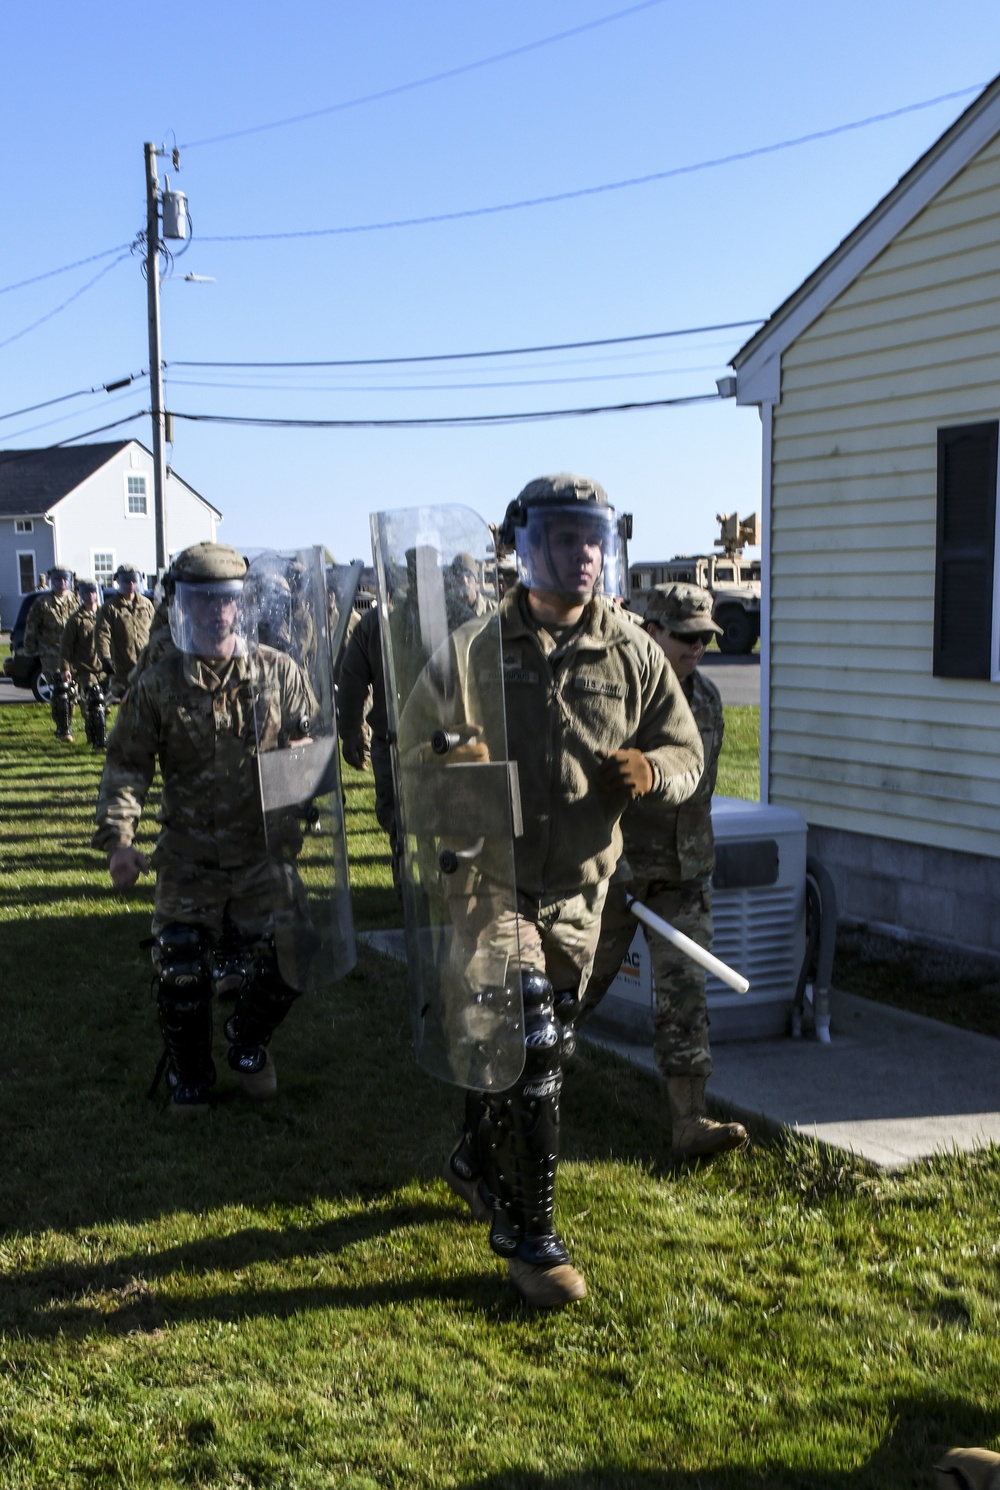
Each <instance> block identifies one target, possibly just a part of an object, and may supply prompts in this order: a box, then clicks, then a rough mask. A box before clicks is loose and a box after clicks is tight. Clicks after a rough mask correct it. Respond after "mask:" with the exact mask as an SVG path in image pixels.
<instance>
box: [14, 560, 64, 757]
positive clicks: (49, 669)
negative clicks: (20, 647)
mask: <svg viewBox="0 0 1000 1490" xmlns="http://www.w3.org/2000/svg"><path fill="white" fill-rule="evenodd" d="M49 579H50V581H51V582H52V590H51V593H50V594H48V595H39V596H38V598H37V600H35V601H33V602H32V606H31V609H30V610H29V611H28V621H27V625H26V626H25V628H24V650H25V652H26V653H27V655H28V656H29V657H37V658H38V660H39V662H40V663H41V667H42V672H43V673H44V675H45V677H46V678H47V679H48V680H49V682H50V683H51V684H52V687H53V692H52V704H51V709H52V722H53V724H54V725H55V727H56V739H57V740H66V741H72V739H73V735H72V733H71V731H70V722H71V720H72V716H73V704H72V696H71V695H70V694H69V693H68V690H67V689H66V688H65V687H63V686H60V680H61V678H62V668H61V666H60V663H61V662H62V657H61V649H62V634H63V627H64V626H65V625H66V622H67V621H68V620H69V618H70V616H71V615H72V614H73V612H74V611H75V610H76V608H77V599H76V595H75V594H74V593H73V571H72V569H60V568H59V567H58V566H55V567H53V568H52V569H50V570H49Z"/></svg>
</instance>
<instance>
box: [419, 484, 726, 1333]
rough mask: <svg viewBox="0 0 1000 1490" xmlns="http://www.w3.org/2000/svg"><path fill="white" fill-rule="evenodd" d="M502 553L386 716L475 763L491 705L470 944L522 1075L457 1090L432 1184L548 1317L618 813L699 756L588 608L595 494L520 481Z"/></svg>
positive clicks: (608, 539) (568, 1274) (657, 690)
mask: <svg viewBox="0 0 1000 1490" xmlns="http://www.w3.org/2000/svg"><path fill="white" fill-rule="evenodd" d="M501 542H502V543H504V544H505V546H508V547H516V550H517V557H518V569H519V574H520V583H518V584H516V585H515V586H514V587H513V588H512V589H510V590H508V592H507V594H506V595H505V596H504V599H503V602H502V604H501V607H500V611H499V616H498V618H494V619H492V620H491V619H489V618H481V619H480V620H479V621H478V622H470V623H468V624H467V625H465V626H463V627H462V628H461V629H460V630H459V631H458V632H456V633H454V634H453V635H452V636H451V638H450V641H449V646H450V647H451V648H452V658H451V665H450V666H441V667H440V668H436V667H435V664H434V663H432V664H431V665H430V666H429V667H428V668H427V669H426V670H425V671H424V673H423V675H422V676H421V678H420V680H419V682H418V684H417V686H416V688H415V689H414V691H413V693H412V694H411V696H410V699H409V701H408V703H407V706H406V710H405V712H404V714H403V717H402V719H401V721H400V756H401V758H403V757H404V755H405V754H406V752H407V751H410V752H411V758H412V756H413V754H414V753H415V750H416V747H417V746H418V742H420V741H421V740H425V739H427V738H429V731H430V730H431V729H432V727H433V724H434V721H441V722H443V723H445V724H446V727H448V728H459V729H460V728H461V727H462V726H466V727H474V726H479V727H480V729H479V731H478V732H477V731H475V730H474V729H473V730H472V737H471V738H470V739H469V740H468V742H467V743H463V744H460V745H458V746H457V748H455V749H452V750H451V752H450V755H449V760H451V761H457V762H461V761H467V762H470V763H471V762H475V761H477V760H483V759H484V758H485V756H486V753H487V752H486V747H485V745H484V744H483V743H482V740H481V738H479V735H480V734H482V733H485V735H486V737H487V738H493V739H496V738H502V733H500V732H499V731H498V730H497V729H496V727H495V724H494V714H495V711H496V710H497V709H498V708H500V707H502V708H503V712H504V714H505V723H506V739H507V749H508V753H509V756H510V758H511V760H513V761H516V763H517V767H518V777H519V782H520V793H521V810H522V816H523V820H524V829H525V831H524V833H523V835H522V836H520V837H517V838H515V840H514V873H515V880H516V890H517V911H516V912H509V913H504V914H501V915H500V916H499V918H496V919H491V920H490V921H489V923H488V924H487V925H486V926H484V927H482V928H479V929H474V938H475V942H476V948H475V950H480V949H483V948H485V949H487V950H488V952H489V953H490V954H496V953H501V954H506V956H507V957H508V958H510V959H511V960H512V961H513V962H514V963H515V965H519V967H520V973H521V989H522V997H523V1002H524V1037H525V1063H524V1070H523V1073H522V1075H521V1077H520V1078H519V1080H518V1081H517V1082H516V1083H515V1085H514V1086H513V1087H511V1088H509V1089H508V1090H507V1091H504V1092H501V1093H493V1092H489V1093H485V1092H477V1091H473V1092H470V1093H469V1094H468V1096H467V1100H466V1116H465V1129H464V1132H463V1134H462V1137H461V1139H460V1141H459V1143H458V1144H457V1146H456V1148H455V1149H454V1151H453V1152H452V1154H451V1155H450V1156H449V1159H448V1160H447V1162H446V1164H445V1168H444V1178H445V1180H446V1181H447V1183H448V1184H449V1185H450V1186H451V1188H452V1189H453V1190H454V1191H455V1193H456V1194H458V1195H460V1196H461V1197H462V1198H463V1199H464V1200H465V1201H466V1202H467V1203H468V1205H469V1207H470V1209H471V1211H472V1214H473V1216H474V1217H475V1218H476V1219H477V1220H486V1219H489V1220H490V1221H491V1223H492V1224H491V1231H490V1245H491V1247H492V1248H493V1250H494V1251H495V1252H496V1253H498V1255H500V1256H501V1257H505V1258H506V1259H507V1263H508V1270H509V1273H510V1277H511V1281H512V1282H513V1284H514V1287H515V1288H516V1289H517V1291H518V1292H519V1293H520V1295H521V1297H522V1298H523V1299H525V1301H526V1302H528V1303H530V1304H532V1305H535V1306H536V1307H549V1308H552V1307H558V1306H560V1305H563V1304H566V1303H569V1302H571V1301H572V1300H574V1299H580V1298H583V1297H584V1296H585V1294H586V1285H585V1283H584V1280H583V1277H582V1275H581V1274H580V1273H579V1271H578V1270H577V1269H576V1268H574V1267H573V1265H572V1263H571V1262H570V1258H569V1253H568V1252H567V1250H566V1247H565V1245H564V1244H563V1242H562V1240H561V1239H560V1237H559V1236H558V1235H557V1233H556V1231H555V1229H554V1226H553V1207H554V1199H555V1179H556V1168H557V1162H558V1152H559V1095H560V1091H561V1088H562V1066H563V1063H564V1061H565V1060H566V1059H568V1057H569V1056H570V1055H571V1054H572V1051H573V1048H574V1046H575V1036H574V1032H573V1025H574V1021H575V1019H576V1015H577V1013H578V1011H579V1008H580V1004H581V1000H582V997H583V990H584V988H585V986H586V982H587V977H588V975H589V972H590V968H591V964H592V961H593V957H594V951H595V948H596V946H597V938H598V934H599V931H600V923H601V911H602V908H603V904H604V898H605V894H606V890H607V880H608V877H609V876H610V874H611V872H612V870H613V869H614V866H615V863H616V861H617V859H618V857H619V854H620V852H621V833H620V829H619V826H618V824H619V818H620V817H621V814H622V813H623V811H624V810H625V807H626V805H627V804H628V802H630V801H631V800H632V798H633V797H637V796H646V795H649V796H651V797H653V798H654V799H656V800H657V801H662V802H670V803H675V802H679V801H682V800H683V799H684V798H685V797H687V796H689V795H690V793H691V792H692V791H693V790H694V788H695V786H696V785H697V782H698V779H699V777H700V776H701V771H702V750H701V741H700V740H699V738H698V732H697V730H696V729H695V726H694V721H693V720H692V718H691V712H690V710H689V709H688V707H687V705H686V704H685V702H684V699H683V697H682V695H681V692H680V687H679V685H678V683H677V680H676V678H675V677H674V676H673V674H672V672H671V670H670V668H669V667H668V666H667V664H666V661H665V659H664V657H663V654H662V653H661V652H660V651H659V650H658V649H657V648H656V647H655V646H653V645H652V644H651V643H650V642H649V640H648V639H647V638H646V637H645V636H644V635H643V634H642V633H641V632H639V631H638V630H637V629H636V628H635V627H633V626H630V625H629V624H628V623H627V622H625V621H622V620H621V619H620V618H619V616H618V614H617V612H616V611H615V610H614V609H613V608H612V607H611V606H609V605H607V604H605V603H604V602H603V600H602V599H601V598H600V592H601V591H602V590H605V591H610V592H614V591H615V590H616V589H617V584H618V570H619V564H620V558H619V554H620V531H619V527H618V523H617V521H616V519H615V515H614V512H613V510H612V508H611V507H610V506H609V505H608V499H607V496H606V495H605V493H604V491H603V489H602V488H601V487H600V486H598V485H597V483H596V482H593V481H589V480H587V479H586V478H585V477H580V476H572V475H558V476H546V477H541V478H539V479H538V480H536V481H533V482H531V483H530V484H529V485H528V486H527V487H525V489H524V490H523V491H522V492H521V494H520V496H519V497H518V498H517V499H516V500H515V501H514V502H512V503H511V505H510V507H509V508H508V512H507V518H506V521H505V524H504V531H502V533H501ZM498 625H499V629H500V639H501V645H502V665H503V683H504V698H503V701H502V703H501V698H500V690H499V689H497V688H496V687H491V686H490V683H489V678H490V677H495V670H494V671H492V672H491V668H492V667H493V664H492V663H491V662H488V661H486V660H485V659H487V658H489V657H491V656H492V655H495V654H496V649H497V637H496V628H497V626H498ZM477 652H478V654H481V656H482V658H483V659H484V660H480V658H479V655H477ZM438 675H446V676H448V677H449V678H450V679H451V684H450V692H449V697H448V699H447V700H443V699H441V698H440V697H435V687H436V684H435V678H436V677H437V676H438ZM424 758H427V757H424ZM428 769H429V770H438V769H439V767H438V766H434V765H430V764H429V765H428Z"/></svg>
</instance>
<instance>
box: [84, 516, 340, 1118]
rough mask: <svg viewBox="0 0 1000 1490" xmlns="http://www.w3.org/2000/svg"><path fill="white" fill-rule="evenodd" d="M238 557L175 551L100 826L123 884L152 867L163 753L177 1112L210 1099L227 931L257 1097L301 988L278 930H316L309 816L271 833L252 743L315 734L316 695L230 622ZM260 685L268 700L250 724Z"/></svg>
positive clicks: (239, 1056)
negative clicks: (150, 800) (143, 824)
mask: <svg viewBox="0 0 1000 1490" xmlns="http://www.w3.org/2000/svg"><path fill="white" fill-rule="evenodd" d="M245 571H246V563H245V561H244V560H243V559H242V558H241V556H240V555H239V554H238V553H236V551H235V550H234V549H231V548H228V547H226V546H225V545H223V544H216V543H200V544H196V545H195V546H194V547H193V548H189V549H185V550H184V552H183V553H181V554H179V555H178V556H177V557H176V558H175V559H174V561H173V564H172V565H171V568H170V570H169V571H168V574H167V576H166V578H165V585H166V589H167V593H168V595H169V596H170V624H171V634H172V638H173V647H172V648H171V650H170V651H169V652H167V653H166V654H165V655H164V656H162V657H161V658H160V660H159V661H158V662H156V663H153V664H152V665H150V666H148V667H146V668H145V669H144V670H143V672H142V673H141V675H140V676H139V678H138V679H137V681H136V682H135V684H134V685H133V687H132V688H131V689H130V690H129V693H128V696H127V698H126V700H125V702H124V703H123V704H122V707H121V710H120V711H119V715H118V720H117V723H116V725H115V728H114V730H113V732H112V734H111V737H110V739H109V741H108V754H107V761H106V763H105V768H104V775H103V778H102V781H101V789H100V795H99V799H98V808H97V830H96V832H95V833H94V837H93V840H92V841H93V846H94V847H95V848H97V849H101V850H103V851H104V852H105V853H106V854H107V855H108V866H109V870H110V873H111V879H112V883H113V884H114V885H115V886H116V887H117V888H118V889H128V888H130V887H131V886H132V885H134V884H135V883H136V881H137V879H138V877H139V875H140V874H142V873H145V872H146V871H147V870H148V869H149V867H150V861H149V860H147V858H146V856H145V855H144V854H142V853H140V852H139V850H137V849H136V848H135V847H134V846H133V840H134V838H135V833H136V829H137V827H138V823H139V817H140V814H141V812H142V807H143V803H144V802H145V799H146V794H147V792H148V791H149V787H150V784H151V782H152V779H153V773H154V771H155V769H156V765H157V761H159V765H160V772H161V776H162V781H163V801H162V807H161V810H160V814H159V818H160V823H161V825H162V831H161V833H160V837H159V840H158V842H157V845H156V850H155V852H154V854H153V858H152V863H153V866H154V868H155V870H156V906H155V914H154V916H153V925H152V930H153V937H154V948H153V965H154V968H155V969H156V974H157V1006H158V1011H159V1016H160V1027H161V1030H162V1032H163V1037H164V1045H165V1047H166V1055H165V1060H166V1063H167V1080H168V1085H169V1088H170V1094H171V1095H170V1104H171V1110H172V1112H174V1113H175V1114H187V1113H200V1112H205V1111H207V1109H208V1107H209V1103H210V1093H211V1088H212V1085H213V1083H214V1081H215V1067H214V1064H213V1062H212V1050H211V1046H212V1012H211V998H212V992H213V970H214V961H213V955H212V954H213V951H214V949H216V948H217V947H218V945H219V942H220V940H221V939H223V938H224V939H225V945H226V947H227V949H229V950H230V951H231V950H232V947H233V944H234V941H235V942H237V943H238V944H239V946H240V948H241V949H242V957H241V959H240V965H241V967H242V968H243V972H244V976H243V978H242V981H241V984H240V987H239V989H238V992H237V995H236V1003H235V1009H234V1012H233V1015H232V1017H231V1018H230V1019H229V1020H228V1021H227V1023H226V1035H227V1038H228V1040H229V1050H228V1061H229V1065H230V1067H231V1068H232V1069H233V1070H234V1071H235V1072H236V1075H237V1078H238V1080H239V1083H240V1085H241V1087H242V1088H243V1090H244V1092H245V1093H246V1094H247V1095H248V1096H250V1097H253V1098H265V1097H271V1096H273V1095H274V1094H275V1092H276V1089H277V1082H276V1078H275V1071H274V1062H273V1060H272V1059H271V1056H270V1053H269V1051H268V1048H267V1047H268V1042H269V1040H270V1038H271V1035H272V1034H273V1032H274V1030H275V1029H276V1027H277V1026H278V1024H279V1023H280V1022H281V1020H282V1019H283V1018H284V1016H285V1014H286V1013H287V1012H288V1010H289V1008H290V1007H291V1004H292V1002H293V1000H294V999H295V997H296V990H295V989H293V988H291V987H290V986H289V985H288V984H287V983H286V982H285V980H284V978H283V977H282V974H281V971H280V969H279V965H278V959H277V956H276V953H275V949H274V936H275V934H276V932H278V931H280V933H281V934H282V936H286V934H287V935H288V936H290V937H291V938H293V939H296V938H297V939H298V940H299V941H301V942H302V944H303V945H307V944H308V943H309V941H310V937H311V936H312V935H313V932H312V928H311V923H310V921H309V917H308V910H307V908H306V898H305V892H304V889H303V886H302V884H301V881H300V879H299V876H298V872H297V870H296V857H297V855H298V851H299V849H300V847H301V844H302V833H301V824H300V820H299V818H298V817H297V815H296V814H295V813H294V812H293V811H290V812H289V813H288V814H287V817H286V819H283V820H282V821H281V822H280V824H279V825H278V826H276V825H275V822H274V821H273V818H274V815H273V814H272V820H271V821H270V823H269V837H268V838H267V840H265V832H264V821H263V814H262V810H261V798H260V784H259V780H258V772H257V754H258V748H259V749H261V750H268V749H273V748H275V747H280V746H284V745H288V744H290V743H292V742H293V741H294V740H296V739H300V738H302V737H303V736H306V735H308V733H309V728H310V717H311V716H312V715H313V714H314V711H315V707H316V701H315V698H314V696H313V694H312V690H311V689H310V687H309V683H308V681H307V679H306V677H305V675H304V673H303V672H302V670H301V668H300V667H299V666H298V664H297V663H296V662H295V661H294V660H293V659H292V658H291V657H288V656H286V655H285V654H283V653H281V652H278V651H275V650H274V649H272V648H270V647H260V648H259V649H258V650H257V651H255V652H254V653H253V654H249V653H248V651H247V647H246V644H245V643H244V642H243V641H242V639H241V638H240V637H239V636H238V635H237V631H236V626H237V615H238V609H239V601H240V594H241V591H242V585H243V576H244V573H245ZM255 697H256V698H257V700H258V705H257V707H258V709H263V710H265V711H266V712H264V713H263V714H262V717H261V718H260V719H259V720H258V721H257V722H256V728H255V720H254V698H255Z"/></svg>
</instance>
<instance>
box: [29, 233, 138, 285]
mask: <svg viewBox="0 0 1000 1490" xmlns="http://www.w3.org/2000/svg"><path fill="white" fill-rule="evenodd" d="M131 246H132V245H131V244H129V243H118V244H116V245H115V247H114V248H102V249H101V252H100V253H99V254H91V255H90V257H89V258H86V259H77V260H75V262H74V263H72V264H63V266H62V267H61V268H60V269H46V271H45V273H44V274H36V275H33V277H32V278H31V279H20V280H18V282H17V284H15V285H4V286H3V288H2V289H0V295H6V294H7V293H8V292H9V291H10V290H23V289H24V288H25V286H26V285H37V284H38V283H39V281H40V280H43V279H52V277H53V276H54V275H56V274H67V273H68V272H69V271H70V269H82V268H83V266H84V264H96V263H97V260H98V259H107V258H110V256H111V255H112V254H117V253H122V252H123V251H124V250H125V249H126V248H131Z"/></svg>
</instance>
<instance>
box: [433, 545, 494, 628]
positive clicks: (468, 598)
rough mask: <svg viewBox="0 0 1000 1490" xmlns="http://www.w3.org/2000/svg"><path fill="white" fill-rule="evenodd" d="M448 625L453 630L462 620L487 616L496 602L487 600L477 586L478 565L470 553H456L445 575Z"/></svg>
mask: <svg viewBox="0 0 1000 1490" xmlns="http://www.w3.org/2000/svg"><path fill="white" fill-rule="evenodd" d="M445 590H446V594H447V608H448V625H449V627H450V628H451V629H452V630H454V629H455V627H456V626H461V625H462V623H463V622H464V621H472V620H475V619H476V617H478V616H488V615H490V614H491V613H492V612H493V611H495V610H496V603H495V602H494V601H492V600H487V598H486V596H485V595H484V594H483V592H482V590H481V589H480V588H479V566H478V564H477V563H476V561H475V559H474V558H473V557H472V555H471V554H456V555H455V557H454V559H452V561H451V564H450V565H449V566H448V569H447V571H446V575H445Z"/></svg>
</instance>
